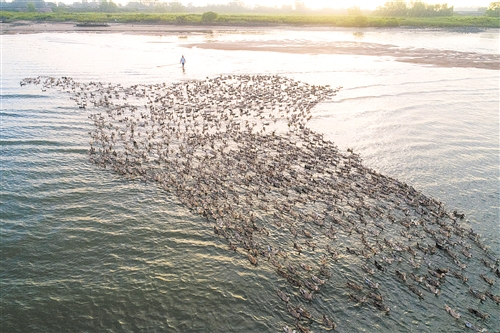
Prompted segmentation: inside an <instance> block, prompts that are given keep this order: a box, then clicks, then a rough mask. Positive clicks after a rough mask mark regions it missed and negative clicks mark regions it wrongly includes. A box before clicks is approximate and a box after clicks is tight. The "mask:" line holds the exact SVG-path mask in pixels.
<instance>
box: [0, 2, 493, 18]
mask: <svg viewBox="0 0 500 333" xmlns="http://www.w3.org/2000/svg"><path fill="white" fill-rule="evenodd" d="M0 1H1V0H0ZM162 1H163V0H162ZM222 1H224V0H222ZM305 3H306V2H305V1H302V0H295V2H294V5H293V6H292V5H283V6H281V7H270V6H269V7H268V6H254V7H249V6H246V5H245V4H244V2H243V1H241V0H233V1H228V3H227V4H208V5H206V6H193V5H191V4H190V5H187V6H184V5H183V4H182V3H180V2H176V1H167V2H160V0H134V1H130V2H128V3H127V4H126V5H121V4H120V5H118V4H116V3H115V2H113V0H97V1H95V0H89V1H86V2H83V1H82V2H80V1H76V2H74V3H73V4H71V5H66V4H64V3H62V2H59V3H57V1H56V0H54V1H45V0H13V1H12V2H0V10H3V11H24V12H25V11H29V12H106V13H116V12H145V13H189V14H201V13H204V12H216V13H221V14H229V13H230V14H277V15H290V14H294V15H298V14H301V15H306V14H317V15H346V14H347V15H352V16H361V15H369V16H371V15H378V16H387V17H405V16H409V17H442V16H452V15H454V12H453V10H454V8H453V6H451V7H449V6H448V5H447V4H436V5H432V4H427V3H425V2H423V1H419V0H417V1H413V0H412V1H411V2H407V1H405V0H394V1H388V2H386V3H385V5H383V6H380V7H378V8H377V9H376V10H375V11H365V10H361V9H360V8H359V7H356V6H353V7H350V8H348V9H333V8H322V9H317V10H312V9H309V8H307V6H306V5H305ZM499 11H500V2H492V3H491V4H490V6H489V8H488V10H486V8H482V9H481V12H482V13H484V12H486V15H487V16H492V17H495V16H496V17H498V16H499ZM478 12H479V10H478ZM472 13H474V12H472ZM476 15H477V14H476Z"/></svg>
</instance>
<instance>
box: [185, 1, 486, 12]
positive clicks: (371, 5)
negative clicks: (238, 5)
mask: <svg viewBox="0 0 500 333" xmlns="http://www.w3.org/2000/svg"><path fill="white" fill-rule="evenodd" d="M299 1H301V2H302V3H304V4H305V5H306V6H307V7H308V8H311V9H321V8H349V7H353V6H358V7H360V8H361V9H372V10H373V9H376V8H377V7H378V6H382V5H384V4H385V3H386V2H388V0H354V1H347V2H346V1H344V0H299ZM180 2H182V3H183V4H184V5H187V4H188V3H191V4H193V5H194V6H204V5H206V4H207V3H221V4H225V3H228V2H231V1H229V0H220V1H217V0H215V1H207V0H183V1H180ZM243 2H244V3H245V4H246V5H249V6H256V5H259V6H267V7H274V6H276V7H281V6H286V5H288V6H289V5H293V4H295V0H243ZM408 2H409V1H408ZM423 2H425V3H428V4H443V3H446V4H448V5H449V6H454V7H487V6H488V5H489V3H490V2H491V1H490V0H423Z"/></svg>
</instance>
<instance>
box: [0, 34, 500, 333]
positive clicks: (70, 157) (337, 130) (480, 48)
mask: <svg viewBox="0 0 500 333" xmlns="http://www.w3.org/2000/svg"><path fill="white" fill-rule="evenodd" d="M1 38H2V40H1V44H2V87H1V88H2V101H1V103H2V106H1V140H0V144H1V145H0V146H1V156H0V161H1V174H2V177H1V189H0V193H1V203H0V214H1V215H0V218H1V225H0V227H1V245H0V246H1V257H2V260H1V264H0V265H1V269H0V276H1V288H2V291H1V295H2V296H1V306H2V310H1V314H0V316H1V320H0V322H1V324H0V325H1V327H0V330H1V331H4V332H84V331H88V332H104V331H109V332H123V331H126V332H275V331H280V330H281V326H282V325H283V324H285V323H287V324H288V325H289V326H293V325H294V321H293V320H291V318H290V316H289V315H288V314H287V312H286V309H285V310H284V308H283V305H282V303H281V301H280V300H279V299H278V298H277V297H276V289H277V288H278V287H279V283H277V282H276V280H277V279H276V273H275V271H273V270H272V269H270V268H269V267H266V266H257V267H253V266H251V265H249V263H248V260H247V259H246V257H245V256H242V255H241V254H238V253H234V252H232V251H228V249H227V244H226V243H225V242H223V241H222V240H220V239H219V238H218V237H216V236H215V235H214V234H213V231H212V229H211V228H210V227H209V226H207V224H206V223H205V222H204V219H203V218H202V217H200V216H197V215H195V214H193V213H192V212H190V211H189V210H188V209H187V208H186V207H185V206H183V205H182V204H181V203H180V202H178V200H177V199H176V198H175V197H174V196H172V195H171V194H169V193H166V192H164V191H162V190H161V189H160V188H158V187H157V186H155V185H154V184H150V183H143V182H139V181H130V180H127V179H124V178H122V177H120V176H119V175H117V174H114V173H112V172H110V171H109V170H104V169H100V168H99V167H97V166H96V165H94V164H91V163H89V160H88V149H89V131H91V130H92V127H93V124H92V122H91V121H90V120H89V119H88V115H89V113H88V111H87V110H81V109H78V107H77V106H76V105H75V103H74V102H73V101H72V100H70V99H69V98H68V97H69V96H68V95H66V94H64V93H60V92H57V91H41V89H40V87H37V86H25V87H21V86H20V85H19V82H20V80H22V79H23V78H25V77H33V76H38V75H49V76H55V77H61V76H69V77H73V78H74V79H75V80H76V81H81V82H90V81H100V82H111V83H120V84H122V85H123V86H127V85H133V84H139V83H140V84H154V83H163V82H165V83H167V84H171V83H175V82H179V81H183V80H194V79H204V78H206V77H213V76H218V75H221V74H223V75H225V74H264V75H268V74H271V75H274V74H279V75H282V76H287V77H290V78H293V79H295V80H300V81H303V82H307V83H309V84H321V85H326V84H328V85H330V86H332V87H338V86H342V89H340V90H339V92H338V93H337V95H336V96H335V97H333V98H332V99H331V100H329V101H325V102H323V103H320V104H319V105H317V106H316V107H315V108H314V109H313V110H312V115H313V117H312V119H311V120H310V122H309V127H310V128H312V129H313V130H315V131H318V132H321V133H323V134H324V137H325V139H328V140H331V141H333V142H335V143H336V144H337V146H338V147H339V149H340V150H346V149H347V148H352V149H353V150H354V151H355V152H357V153H359V154H361V157H362V158H363V161H364V164H365V165H367V166H369V167H370V168H373V169H375V170H377V171H378V172H380V173H382V174H385V175H388V176H390V177H394V178H397V179H399V180H401V181H403V182H405V183H407V184H409V185H411V186H413V187H415V188H416V189H417V190H419V191H421V192H423V193H424V194H426V195H427V196H430V197H434V198H437V199H438V200H440V201H441V202H442V203H443V204H444V205H445V207H446V209H447V210H449V211H454V210H457V211H459V212H462V213H465V215H466V220H467V221H466V222H465V226H466V227H467V228H473V229H474V230H475V231H477V232H478V233H479V234H481V235H482V238H483V240H484V243H485V244H486V245H487V246H488V247H489V248H490V251H491V252H492V253H493V254H494V255H495V256H496V257H499V256H500V237H499V236H500V222H499V221H500V217H499V209H500V207H499V206H500V205H499V202H500V192H499V156H500V154H499V129H500V128H499V71H498V70H491V69H480V68H476V67H474V66H470V67H459V68H455V67H443V66H439V65H435V66H432V65H429V64H419V63H412V62H407V61H401V60H402V59H401V58H398V57H396V56H391V55H380V54H377V55H367V54H365V53H363V54H357V53H356V52H353V54H316V53H315V52H314V48H311V52H310V53H302V54H291V53H287V52H266V51H258V50H252V51H248V50H246V51H243V50H242V51H238V50H231V51H228V50H212V49H205V48H201V47H191V46H190V45H191V44H192V43H211V42H214V41H218V42H232V41H234V42H261V43H262V44H263V45H265V44H266V43H272V42H273V41H276V40H281V41H286V43H287V44H289V45H292V46H293V45H294V44H296V43H298V42H301V43H302V42H304V41H305V42H307V43H312V44H316V45H320V44H321V43H327V42H345V43H351V42H353V43H359V44H363V45H368V44H369V45H378V46H379V47H381V46H382V45H390V46H391V47H396V48H405V49H419V50H428V51H429V53H432V54H436V52H440V51H445V50H446V51H457V52H466V53H476V54H486V55H491V54H493V55H498V54H499V34H498V31H497V30H484V31H478V32H474V33H463V32H460V31H444V30H418V29H397V30H392V29H391V30H349V29H343V30H337V29H335V30H332V29H322V30H319V29H318V30H311V29H306V30H286V29H281V30H274V29H269V30H255V31H249V30H245V31H244V32H237V31H231V30H227V31H225V30H219V31H212V32H205V33H188V32H187V33H185V34H174V35H164V36H141V35H129V34H105V33H102V34H93V33H43V34H26V35H2V36H1ZM182 54H183V55H184V56H185V57H186V59H187V64H186V69H185V70H184V71H183V70H182V69H181V68H180V65H179V64H178V61H179V59H180V57H181V55H182ZM496 282H497V283H496V285H494V286H493V287H491V292H492V293H493V294H497V295H498V294H499V287H498V284H499V283H498V282H499V281H498V279H497V280H496ZM329 283H330V284H329V286H327V287H326V288H324V289H323V290H322V295H321V302H323V303H324V304H326V305H325V307H326V308H328V309H329V315H330V316H332V317H334V318H335V320H336V322H337V325H338V330H339V331H341V332H360V331H365V332H387V331H393V332H395V331H405V332H412V331H415V332H416V331H419V332H437V331H443V332H444V331H446V332H462V331H463V330H464V326H463V324H460V325H457V321H456V320H455V319H454V318H452V317H451V316H449V315H448V314H446V312H445V311H444V310H443V311H442V313H441V312H438V313H435V312H433V311H431V310H429V309H430V306H429V302H428V301H422V302H414V301H411V300H410V299H411V295H402V296H401V300H400V302H398V303H397V304H398V306H399V310H394V311H393V313H392V314H391V316H390V317H385V316H382V315H377V314H373V310H372V309H370V308H366V307H359V306H354V305H353V304H349V303H348V301H347V298H346V296H345V294H343V293H342V291H341V290H339V289H338V288H337V287H336V285H335V283H336V282H335V281H330V282H329ZM342 283H344V282H342ZM464 290H465V291H467V289H464ZM450 293H451V291H450ZM455 296H456V295H453V294H446V290H443V293H442V295H440V296H439V297H441V298H442V299H444V300H446V301H445V302H453V298H454V297H455ZM440 304H441V303H440ZM454 305H455V307H460V306H462V307H463V309H465V310H462V311H461V313H462V315H463V317H464V318H465V319H467V320H469V321H471V322H472V321H473V320H474V322H475V323H477V324H476V326H477V327H486V328H488V329H489V330H490V332H498V327H500V320H499V318H500V316H499V308H498V305H495V304H494V303H493V302H492V301H488V302H485V303H484V304H483V303H481V304H479V303H478V302H476V303H474V304H472V303H471V304H457V303H455V304H454ZM470 306H475V307H476V308H477V307H478V306H479V307H480V309H481V310H482V311H484V312H488V313H489V314H490V318H489V319H487V320H484V321H478V320H477V319H474V317H472V316H471V315H470V314H467V310H466V308H467V307H470ZM441 308H442V307H441ZM469 315H470V316H469ZM312 328H313V330H314V331H321V329H322V328H321V326H317V327H315V326H313V327H312Z"/></svg>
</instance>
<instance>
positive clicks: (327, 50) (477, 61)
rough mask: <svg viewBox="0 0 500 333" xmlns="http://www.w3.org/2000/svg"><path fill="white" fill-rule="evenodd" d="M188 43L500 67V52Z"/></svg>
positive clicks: (324, 44) (279, 43) (277, 42)
mask: <svg viewBox="0 0 500 333" xmlns="http://www.w3.org/2000/svg"><path fill="white" fill-rule="evenodd" d="M189 47H198V48H204V49H215V50H244V51H270V52H284V53H299V54H352V55H365V56H379V57H384V56H387V57H393V58H394V59H395V60H396V61H401V62H410V63H416V64H423V65H430V66H437V67H472V68H482V69H492V70H498V69H500V55H498V54H484V53H474V52H460V51H452V50H435V49H414V48H412V49H410V48H402V47H397V46H394V45H387V44H375V43H362V42H321V43H320V44H319V43H313V42H310V41H304V40H297V41H294V42H293V43H290V41H287V42H283V41H280V40H274V41H266V44H263V43H262V42H260V41H245V42H232V43H227V42H210V43H193V44H190V45H189Z"/></svg>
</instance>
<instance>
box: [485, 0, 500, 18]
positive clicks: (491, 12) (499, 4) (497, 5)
mask: <svg viewBox="0 0 500 333" xmlns="http://www.w3.org/2000/svg"><path fill="white" fill-rule="evenodd" d="M484 15H486V16H491V17H500V1H496V2H491V3H490V5H489V7H488V9H487V10H486V13H484Z"/></svg>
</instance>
